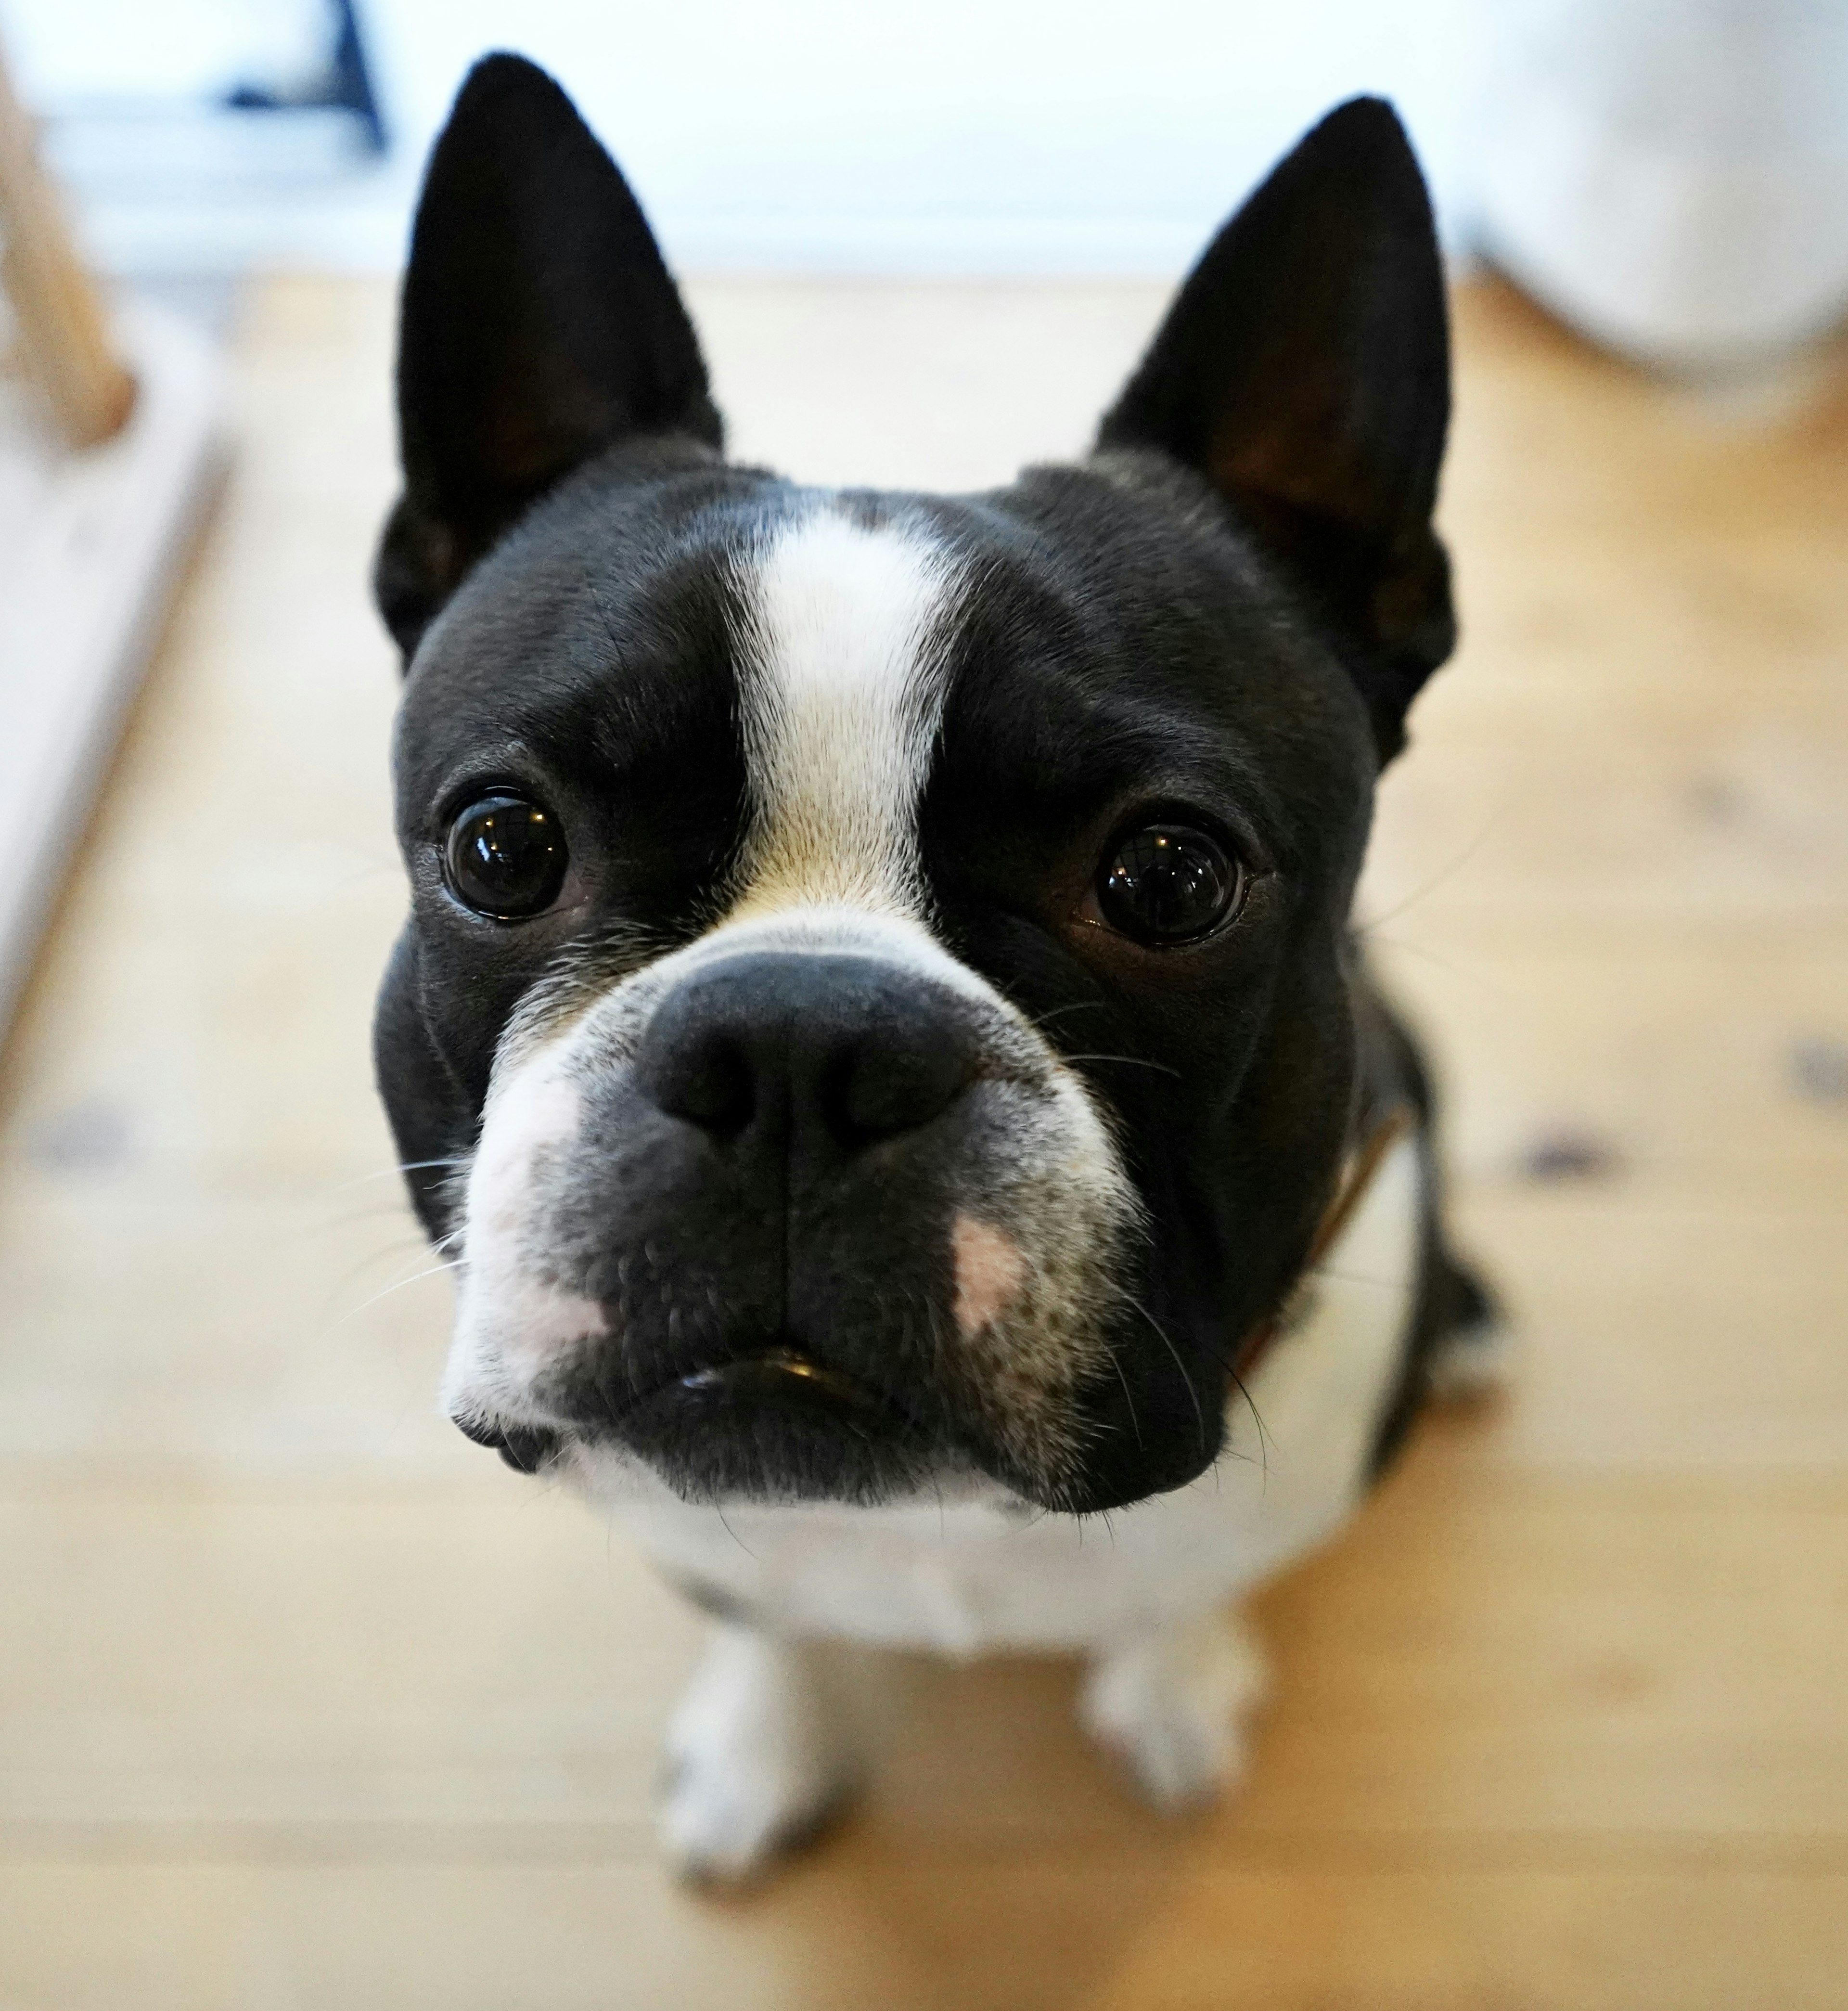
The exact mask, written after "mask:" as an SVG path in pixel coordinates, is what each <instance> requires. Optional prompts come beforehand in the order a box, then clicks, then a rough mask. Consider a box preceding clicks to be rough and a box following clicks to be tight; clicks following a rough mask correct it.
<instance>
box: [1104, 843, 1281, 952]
mask: <svg viewBox="0 0 1848 2011" xmlns="http://www.w3.org/2000/svg"><path fill="white" fill-rule="evenodd" d="M1244 884H1245V875H1244V874H1243V872H1242V870H1241V869H1240V867H1239V864H1238V862H1237V861H1236V860H1234V859H1231V858H1230V857H1228V855H1227V853H1226V851H1225V849H1224V846H1222V845H1221V844H1220V843H1219V842H1218V841H1217V839H1216V838H1209V837H1208V836H1207V834H1206V832H1204V831H1192V830H1189V828H1188V827H1187V826H1186V825H1185V824H1145V825H1144V826H1143V828H1142V829H1141V830H1140V831H1132V832H1131V833H1130V835H1129V836H1128V837H1127V838H1125V839H1124V841H1123V842H1122V844H1121V845H1120V846H1119V847H1118V850H1117V852H1116V856H1114V858H1112V859H1111V860H1107V862H1106V863H1105V864H1104V866H1103V870H1102V871H1100V873H1099V874H1098V875H1097V905H1098V906H1099V907H1100V909H1102V910H1103V919H1104V920H1106V921H1107V922H1108V923H1109V924H1110V925H1111V927H1112V928H1113V929H1115V930H1117V931H1119V932H1120V933H1121V934H1124V935H1126V936H1131V937H1133V938H1135V941H1138V942H1145V943H1182V942H1191V941H1193V939H1194V938H1196V936H1203V935H1205V934H1208V933H1209V931H1211V930H1213V929H1215V928H1217V927H1218V926H1219V924H1221V922H1223V921H1224V920H1225V918H1226V917H1227V916H1228V915H1229V914H1230V913H1231V912H1232V910H1233V909H1234V908H1235V906H1237V905H1238V901H1239V895H1240V893H1241V892H1242V889H1243V887H1244Z"/></svg>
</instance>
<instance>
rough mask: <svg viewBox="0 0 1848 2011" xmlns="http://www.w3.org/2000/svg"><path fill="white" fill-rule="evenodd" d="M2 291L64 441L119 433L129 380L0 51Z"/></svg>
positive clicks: (84, 441) (129, 402)
mask: <svg viewBox="0 0 1848 2011" xmlns="http://www.w3.org/2000/svg"><path fill="white" fill-rule="evenodd" d="M0 244H3V248H0V290H4V292H5V295H6V297H7V299H8V301H9V302H10V303H11V304H12V311H13V319H14V320H15V322H16V324H17V326H18V329H19V346H20V357H21V360H22V361H23V365H24V367H25V370H26V373H27V376H29V377H30V379H31V380H32V382H33V383H34V384H36V385H37V387H38V389H39V390H40V391H41V393H43V394H44V398H45V400H46V402H47V404H48V405H49V407H50V408H51V411H52V418H53V420H54V422H55V424H56V425H57V428H58V430H59V432H60V433H61V434H62V436H63V437H64V440H65V441H66V443H67V444H68V445H69V446H71V447H94V446H96V445H97V444H98V443H99V442H101V441H102V440H108V439H110V438H112V436H114V435H115V434H116V433H117V432H119V431H120V430H121V429H122V426H123V422H125V421H126V419H127V418H128V415H129V413H130V410H131V409H132V408H133V405H134V402H135V381H134V379H133V377H131V376H130V374H129V373H128V372H127V371H126V369H124V368H123V366H122V365H121V363H120V362H119V361H118V360H117V358H116V355H115V353H114V351H113V350H112V347H111V346H110V342H109V334H108V323H107V321H106V320H105V316H104V313H103V308H102V303H101V301H100V300H99V299H98V295H97V291H96V289H95V287H94V286H93V285H92V284H91V279H90V276H89V275H88V274H87V272H85V271H84V268H83V265H81V263H80V262H79V260H78V258H77V254H76V247H74V245H73V243H72V241H71V235H70V231H69V226H67V224H66V220H65V216H64V211H63V207H62V205H61V204H60V202H59V199H58V195H57V192H56V190H54V189H53V187H52V184H51V183H50V181H49V180H48V179H47V177H46V176H45V173H44V169H43V168H42V167H41V166H40V165H39V160H38V153H37V148H36V146H35V145H34V140H33V132H32V123H31V121H30V119H29V118H28V117H27V114H26V111H25V108H24V107H23V105H21V104H20V101H19V99H18V98H17V97H16V95H15V94H14V91H13V88H12V80H11V79H10V78H9V76H8V74H7V69H6V62H5V56H4V55H0Z"/></svg>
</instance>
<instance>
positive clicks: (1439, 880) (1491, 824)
mask: <svg viewBox="0 0 1848 2011" xmlns="http://www.w3.org/2000/svg"><path fill="white" fill-rule="evenodd" d="M1507 815H1508V810H1507V806H1505V805H1504V806H1503V807H1502V808H1501V809H1500V810H1495V811H1494V812H1492V813H1491V815H1490V817H1489V818H1488V820H1487V823H1485V824H1484V825H1483V827H1482V828H1481V829H1480V831H1477V834H1476V835H1475V836H1474V837H1473V838H1471V839H1470V842H1469V843H1468V844H1467V845H1465V846H1464V847H1463V849H1462V851H1460V852H1458V853H1457V854H1456V856H1455V857H1454V858H1453V859H1452V860H1450V862H1449V863H1448V864H1447V865H1445V866H1443V867H1440V868H1439V870H1438V871H1437V872H1436V873H1435V874H1433V875H1432V876H1431V877H1430V879H1428V880H1427V881H1425V882H1424V884H1423V885H1422V886H1420V887H1416V888H1413V891H1412V892H1410V893H1409V894H1408V895H1406V896H1405V898H1404V899H1402V900H1398V901H1395V902H1394V903H1393V904H1392V906H1391V907H1390V908H1388V909H1387V910H1386V912H1385V913H1384V914H1383V915H1374V916H1373V917H1370V919H1369V920H1366V921H1364V922H1363V921H1356V923H1355V924H1354V933H1355V934H1356V935H1361V936H1365V935H1371V934H1374V931H1376V930H1377V929H1381V928H1383V927H1384V926H1385V925H1386V924H1387V923H1388V922H1390V921H1392V920H1395V919H1396V918H1397V917H1398V916H1400V915H1402V914H1403V913H1405V912H1406V909H1408V908H1413V907H1416V906H1417V904H1418V903H1419V902H1420V901H1422V900H1423V899H1425V898H1426V897H1427V895H1431V894H1434V893H1435V892H1437V891H1438V888H1440V887H1441V886H1442V885H1443V884H1445V881H1448V880H1452V879H1454V878H1455V877H1456V875H1457V874H1459V873H1460V872H1462V870H1463V868H1464V867H1466V866H1467V865H1468V864H1469V863H1470V860H1472V859H1473V858H1474V857H1475V856H1476V855H1477V852H1480V850H1481V849H1482V848H1483V846H1484V844H1485V843H1486V842H1487V840H1488V838H1489V837H1490V836H1491V834H1492V833H1493V832H1494V830H1495V828H1496V827H1497V826H1498V824H1501V822H1502V820H1504V819H1505V817H1507Z"/></svg>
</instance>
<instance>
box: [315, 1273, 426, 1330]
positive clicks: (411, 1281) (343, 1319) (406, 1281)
mask: <svg viewBox="0 0 1848 2011" xmlns="http://www.w3.org/2000/svg"><path fill="white" fill-rule="evenodd" d="M460 1269H461V1265H460V1262H459V1261H452V1262H448V1263H443V1264H432V1265H430V1266H429V1267H428V1269H425V1270H422V1271H414V1272H411V1274H410V1276H409V1277H408V1278H400V1279H399V1280H396V1283H393V1284H389V1285H387V1286H386V1287H385V1289H384V1290H382V1291H378V1292H375V1293H374V1294H372V1296H371V1297H370V1298H369V1299H362V1300H361V1301H360V1302H359V1304H357V1306H354V1307H353V1308H351V1309H350V1311H349V1312H343V1313H342V1314H341V1315H340V1316H339V1319H336V1320H332V1321H330V1322H329V1323H328V1325H327V1326H325V1327H324V1328H323V1329H322V1333H323V1335H325V1334H329V1333H333V1332H334V1331H335V1330H336V1329H338V1328H339V1327H343V1326H345V1325H346V1324H347V1322H348V1321H349V1320H354V1319H358V1318H359V1316H360V1315H361V1313H363V1312H365V1310H366V1309H367V1308H368V1307H369V1306H375V1305H377V1304H378V1302H379V1301H380V1300H381V1299H389V1297H391V1295H392V1294H393V1293H394V1292H402V1291H403V1290H407V1288H408V1287H410V1286H412V1285H416V1284H421V1283H422V1282H423V1280H425V1278H434V1277H435V1276H438V1274H439V1272H444V1271H457V1270H460Z"/></svg>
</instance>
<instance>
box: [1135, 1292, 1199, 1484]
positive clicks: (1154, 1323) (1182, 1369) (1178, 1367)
mask: <svg viewBox="0 0 1848 2011" xmlns="http://www.w3.org/2000/svg"><path fill="white" fill-rule="evenodd" d="M1123 1297H1125V1300H1127V1301H1128V1303H1129V1304H1131V1305H1132V1306H1134V1307H1135V1309H1136V1311H1137V1312H1139V1313H1140V1314H1141V1315H1142V1316H1143V1319H1146V1321H1147V1322H1149V1324H1150V1326H1151V1327H1153V1329H1154V1330H1155V1333H1156V1336H1157V1338H1158V1339H1159V1340H1160V1343H1161V1344H1162V1346H1163V1347H1165V1348H1166V1349H1167V1351H1168V1353H1169V1354H1171V1355H1172V1356H1173V1357H1174V1358H1175V1373H1176V1374H1177V1375H1178V1376H1179V1377H1180V1379H1181V1380H1182V1383H1183V1385H1184V1386H1185V1388H1186V1391H1187V1395H1188V1400H1189V1402H1191V1403H1192V1405H1193V1415H1194V1421H1195V1422H1196V1424H1197V1425H1199V1434H1200V1450H1201V1451H1202V1452H1203V1453H1204V1452H1205V1451H1206V1450H1207V1414H1206V1412H1205V1411H1203V1409H1202V1408H1200V1394H1199V1391H1198V1390H1196V1389H1195V1387H1194V1386H1193V1378H1192V1376H1189V1374H1188V1372H1187V1365H1186V1364H1185V1362H1184V1361H1182V1359H1181V1351H1180V1350H1179V1349H1178V1347H1175V1344H1174V1343H1173V1342H1172V1341H1171V1340H1169V1339H1168V1337H1167V1329H1165V1328H1164V1326H1162V1324H1161V1322H1160V1321H1159V1320H1158V1319H1157V1318H1156V1317H1155V1315H1153V1313H1152V1312H1150V1310H1149V1309H1148V1308H1147V1307H1146V1306H1145V1305H1144V1304H1143V1302H1142V1301H1141V1300H1140V1299H1139V1298H1138V1297H1136V1296H1135V1294H1134V1293H1133V1292H1125V1294H1123Z"/></svg>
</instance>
